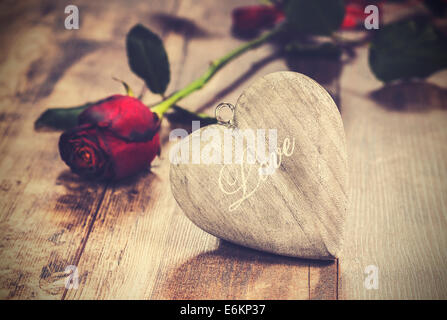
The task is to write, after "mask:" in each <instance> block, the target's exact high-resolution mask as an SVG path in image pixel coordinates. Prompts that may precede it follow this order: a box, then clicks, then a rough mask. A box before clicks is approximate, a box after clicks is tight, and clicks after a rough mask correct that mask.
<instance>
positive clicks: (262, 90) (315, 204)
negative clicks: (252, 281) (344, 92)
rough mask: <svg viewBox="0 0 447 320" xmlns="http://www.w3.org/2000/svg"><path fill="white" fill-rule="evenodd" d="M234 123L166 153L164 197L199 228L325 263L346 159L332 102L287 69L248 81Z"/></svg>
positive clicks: (338, 239)
mask: <svg viewBox="0 0 447 320" xmlns="http://www.w3.org/2000/svg"><path fill="white" fill-rule="evenodd" d="M233 111H234V118H233V120H234V121H231V122H230V123H228V124H222V123H220V124H216V125H211V126H207V127H203V128H200V129H199V130H196V131H194V132H193V133H192V134H190V135H189V136H188V137H186V138H184V139H182V140H181V141H180V142H179V143H178V144H177V145H175V146H174V147H173V149H171V152H170V160H171V170H170V180H171V188H172V193H173V195H174V198H175V199H176V201H177V202H178V204H179V206H180V208H182V210H183V211H184V213H185V214H186V216H187V217H188V218H189V219H190V220H191V221H192V222H194V223H195V224H196V225H197V226H199V227H200V228H202V229H203V230H205V231H207V232H209V233H211V234H213V235H215V236H217V237H219V238H222V239H225V240H228V241H230V242H233V243H237V244H240V245H243V246H247V247H250V248H254V249H258V250H263V251H267V252H272V253H276V254H281V255H286V256H293V257H301V258H313V259H333V258H335V257H337V255H338V253H339V251H340V248H341V244H342V239H343V226H344V222H345V216H346V210H347V202H348V198H347V155H346V143H345V134H344V129H343V124H342V121H341V117H340V113H339V111H338V109H337V106H336V105H335V103H334V101H333V100H332V98H331V97H330V95H329V94H328V93H327V91H326V90H325V89H324V88H322V87H321V86H320V85H319V84H318V83H316V82H315V81H314V80H312V79H310V78H309V77H307V76H305V75H302V74H299V73H295V72H276V73H272V74H269V75H267V76H265V77H263V78H260V79H258V80H257V81H256V82H254V83H253V84H252V85H251V86H250V87H248V88H247V89H246V90H245V91H244V92H243V93H242V95H241V96H240V97H239V99H238V101H237V104H236V106H235V107H234V110H233Z"/></svg>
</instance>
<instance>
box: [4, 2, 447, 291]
mask: <svg viewBox="0 0 447 320" xmlns="http://www.w3.org/2000/svg"><path fill="white" fill-rule="evenodd" d="M72 3H73V4H77V5H78V6H79V8H80V14H81V28H80V29H79V30H76V31H67V30H65V29H63V20H64V18H65V14H64V13H63V9H64V5H65V4H64V3H63V2H56V1H51V0H48V1H47V0H43V1H31V0H29V1H16V2H1V3H0V26H1V28H0V40H1V43H2V48H1V50H0V137H1V138H0V155H1V156H0V193H1V196H0V297H1V298H2V299H42V298H46V299H61V298H64V299H79V298H97V299H107V298H115V299H117V298H123V299H129V298H138V299H165V298H168V299H178V298H194V299H196V298H210V299H211V298H235V299H237V298H272V299H273V298H280V299H308V298H311V299H335V298H337V297H338V298H347V299H359V298H366V299H377V298H393V299H397V298H413V299H415V298H446V279H447V277H446V271H445V270H446V250H445V248H446V244H447V243H446V242H447V241H446V233H445V229H446V228H445V226H446V212H447V210H446V198H445V194H446V184H445V181H446V174H447V168H446V161H445V159H446V152H447V150H446V148H445V141H446V136H447V133H446V128H447V126H446V105H445V101H446V86H447V81H446V73H445V72H444V73H438V74H437V75H434V76H433V77H431V78H430V79H429V81H428V83H419V84H411V85H409V84H407V85H400V86H388V87H383V88H382V85H381V84H380V83H379V82H377V81H376V80H375V79H374V78H373V76H372V75H371V73H370V72H369V70H368V67H367V59H366V48H360V49H359V50H356V53H357V56H355V57H353V58H352V59H351V60H350V61H349V64H345V65H344V64H343V63H341V62H337V61H336V62H332V61H326V60H321V59H320V60H318V59H314V58H308V59H291V58H286V59H284V58H283V57H280V56H279V55H278V54H277V53H276V51H275V49H274V47H272V46H262V47H260V48H258V49H256V50H254V51H252V52H250V53H248V54H245V55H243V56H241V57H239V58H238V59H237V60H236V61H234V62H232V63H231V64H229V65H228V66H226V67H225V68H223V69H222V70H221V71H220V72H219V73H218V74H217V75H216V76H215V77H214V78H213V79H212V80H211V81H210V83H209V84H208V85H207V86H206V87H205V88H203V90H201V91H200V92H199V93H196V94H194V95H191V96H189V97H188V98H187V99H185V100H184V101H183V102H182V105H183V106H185V107H188V108H190V109H191V110H202V111H206V112H209V113H210V114H211V112H212V110H213V108H214V107H215V106H216V105H217V103H219V102H222V101H229V102H232V101H233V102H234V101H236V99H237V97H238V96H239V95H240V93H241V91H242V88H243V87H245V86H246V84H248V83H250V82H253V81H254V80H255V79H257V78H259V77H261V76H263V75H265V74H268V73H271V72H274V71H280V70H293V71H298V72H302V73H304V74H306V75H309V76H310V77H312V78H313V79H315V80H317V81H318V82H319V83H321V84H323V85H324V87H325V88H326V89H328V90H329V92H330V93H331V95H332V96H333V98H334V100H335V101H336V102H337V104H338V105H339V107H341V108H342V118H343V122H344V125H345V129H346V135H347V149H348V155H349V157H348V159H349V160H348V161H349V168H350V175H351V177H353V178H351V187H350V195H351V198H352V201H351V209H350V211H349V212H350V214H349V216H348V220H347V223H348V224H347V232H346V236H347V239H346V241H345V248H344V250H343V252H342V256H341V258H340V260H339V261H338V264H337V262H332V263H326V264H325V263H321V262H320V263H316V262H310V261H306V260H300V259H292V258H283V257H277V256H273V255H269V254H265V253H260V252H257V251H254V250H251V249H244V248H242V247H239V246H235V245H232V244H229V243H227V242H222V241H219V240H217V239H216V238H215V237H213V236H211V235H208V234H206V233H204V232H203V231H201V230H200V229H198V228H197V227H195V226H194V225H193V224H192V223H191V222H190V221H189V220H188V219H187V218H186V217H185V216H184V215H183V214H182V213H181V211H180V209H179V208H178V207H177V205H176V203H175V200H174V199H173V198H172V196H171V195H170V191H169V183H168V171H169V161H168V159H167V154H166V153H165V152H167V151H168V150H169V147H170V145H169V144H166V141H165V144H164V145H163V152H164V153H163V154H162V158H161V159H159V160H157V162H156V163H154V167H153V169H152V173H143V174H142V175H140V176H139V177H135V178H133V179H131V180H129V181H125V182H122V183H120V184H112V185H102V184H94V183H88V182H85V181H82V180H80V179H78V178H77V177H76V176H74V175H72V174H71V173H70V172H69V171H68V170H67V168H66V167H65V166H64V164H63V163H62V161H60V159H59V155H58V152H57V148H56V145H57V140H58V134H56V133H35V132H34V131H33V121H34V120H35V119H36V118H37V116H38V115H39V114H40V113H41V112H42V111H43V110H45V109H46V108H47V107H50V106H71V105H78V104H81V103H83V102H85V101H94V100H97V99H99V98H103V97H105V96H108V95H110V94H113V93H117V92H122V91H121V90H122V88H121V85H120V84H119V83H116V82H115V81H113V80H112V79H111V76H115V77H117V78H120V79H124V80H126V81H127V82H128V83H129V84H130V85H131V86H132V88H133V89H134V90H135V91H137V92H138V91H139V89H140V88H141V87H142V82H141V81H140V80H139V79H137V78H136V77H135V76H134V75H132V73H131V72H130V71H129V68H128V66H127V62H126V56H125V50H124V37H125V34H126V32H127V31H128V30H129V29H130V27H131V26H132V25H133V24H134V23H137V22H141V23H143V24H146V25H148V26H150V27H151V28H152V29H153V30H154V31H155V32H157V33H158V34H160V35H161V36H162V37H163V39H164V43H165V45H166V47H167V51H168V54H169V58H170V62H171V71H172V76H173V79H172V81H171V84H170V86H169V90H168V91H169V92H172V91H173V90H175V89H178V88H181V87H183V86H184V85H185V84H187V83H189V82H190V81H191V80H193V79H195V78H196V77H197V76H198V75H200V74H201V73H202V72H203V70H205V68H206V62H207V60H208V59H209V60H212V59H214V58H217V57H220V56H221V55H222V54H223V53H224V52H227V51H228V50H230V49H232V48H234V47H236V46H237V45H238V44H239V43H241V42H242V41H243V40H241V39H237V38H236V37H234V36H232V35H231V34H230V23H231V21H230V19H229V17H230V14H231V10H232V8H234V7H236V6H238V5H241V4H244V3H256V1H254V0H253V1H247V2H245V1H243V2H240V1H218V2H216V1H211V0H210V1H200V2H199V1H181V2H180V1H166V0H164V1H150V3H149V4H148V2H146V1H144V2H143V1H137V0H135V1H126V3H125V5H124V4H123V2H122V1H83V0H82V1H76V0H74V1H72ZM399 12H402V11H399ZM179 17H180V19H179ZM385 19H388V18H387V17H385ZM339 77H341V78H340V79H341V81H340V80H339ZM340 91H341V95H340ZM340 97H341V99H339V98H340ZM157 99H159V97H157V96H155V95H152V94H151V93H149V92H146V94H145V97H144V101H145V102H146V103H148V104H149V103H154V102H156V101H157ZM169 129H170V128H169V126H168V125H167V124H165V126H164V127H163V130H164V137H166V132H168V131H169ZM165 139H167V138H165ZM69 264H76V265H77V266H78V270H79V274H80V282H81V283H80V286H79V289H77V290H67V291H65V290H64V282H65V279H66V277H65V274H64V273H63V272H64V270H65V267H66V266H67V265H69ZM370 264H375V265H377V266H378V267H379V289H378V290H366V288H365V287H364V286H363V282H364V279H365V274H364V273H363V272H364V268H365V267H366V266H367V265H370ZM338 272H339V273H340V274H341V278H340V279H338V278H337V273H338ZM216 279H220V281H216Z"/></svg>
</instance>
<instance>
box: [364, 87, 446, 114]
mask: <svg viewBox="0 0 447 320" xmlns="http://www.w3.org/2000/svg"><path fill="white" fill-rule="evenodd" d="M370 97H371V98H372V99H373V100H374V101H376V102H377V103H379V104H380V105H381V106H382V107H383V108H385V109H387V110H390V111H407V112H427V111H430V110H434V109H444V110H445V109H447V103H446V101H447V89H444V88H441V87H439V86H437V85H435V84H431V83H428V82H402V83H395V84H390V85H387V86H384V87H382V88H380V89H378V90H376V91H373V92H371V94H370Z"/></svg>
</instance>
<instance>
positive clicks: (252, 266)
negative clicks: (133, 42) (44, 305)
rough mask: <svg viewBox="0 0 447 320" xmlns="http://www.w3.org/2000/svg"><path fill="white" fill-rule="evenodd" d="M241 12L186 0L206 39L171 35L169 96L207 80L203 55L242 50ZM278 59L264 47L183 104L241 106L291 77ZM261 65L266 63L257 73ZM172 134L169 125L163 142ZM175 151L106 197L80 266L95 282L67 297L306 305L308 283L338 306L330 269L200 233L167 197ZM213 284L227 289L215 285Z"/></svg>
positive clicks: (228, 5) (182, 11)
mask: <svg viewBox="0 0 447 320" xmlns="http://www.w3.org/2000/svg"><path fill="white" fill-rule="evenodd" d="M237 5H240V2H239V1H231V2H225V3H223V2H217V3H216V2H214V1H204V2H202V3H201V5H200V6H198V5H197V4H196V2H193V1H182V2H181V4H180V7H179V11H178V15H179V16H180V17H183V18H186V19H190V20H187V21H191V20H194V22H195V26H196V27H198V28H200V29H204V30H207V34H208V35H207V36H201V37H193V36H188V37H186V38H185V37H183V36H184V35H182V33H181V32H180V33H179V32H171V33H169V34H167V37H166V38H165V44H166V46H167V51H168V54H169V56H170V59H171V66H172V68H173V70H176V72H173V74H172V75H173V79H172V84H173V85H172V86H171V87H170V90H173V89H175V88H179V87H182V86H184V85H185V84H186V83H188V82H189V81H191V80H193V79H195V78H196V77H197V76H198V75H200V74H201V73H202V72H203V70H204V69H205V68H206V63H204V62H205V61H204V52H206V57H207V59H208V57H209V59H210V60H211V59H213V58H216V57H219V56H221V55H222V54H223V53H224V52H226V51H228V50H229V49H230V48H233V47H235V46H237V44H238V43H240V42H241V41H240V40H237V39H235V38H234V37H232V36H230V35H229V30H230V23H231V20H230V12H231V9H232V8H233V7H236V6H237ZM158 20H159V19H158ZM158 22H160V21H158ZM161 23H163V21H161ZM209 48H213V50H209ZM272 53H273V50H272V49H271V48H270V47H268V46H265V47H262V48H259V49H257V50H255V51H253V52H251V53H250V54H247V55H244V56H242V57H240V58H239V59H238V60H237V61H235V62H232V63H231V64H230V65H228V66H227V67H226V68H224V69H223V70H222V71H221V72H220V73H219V74H218V75H216V77H215V78H214V79H213V80H212V81H211V82H210V83H209V84H208V85H207V86H206V87H205V88H204V89H203V90H201V91H200V92H199V93H196V94H194V95H192V96H190V97H188V98H187V99H185V101H184V102H182V105H184V106H187V107H188V108H190V109H204V110H207V111H208V112H210V110H213V107H214V106H215V104H217V100H215V99H216V98H215V97H216V96H218V97H219V101H218V102H220V101H230V102H234V101H235V100H236V98H237V96H238V95H239V94H240V92H241V89H242V87H244V86H245V85H246V82H249V81H250V80H252V79H255V78H256V77H259V76H260V75H265V74H267V73H269V72H273V71H278V70H284V69H287V65H286V64H285V62H284V61H281V60H277V61H274V59H272V58H271V56H272ZM259 60H261V63H258V64H256V65H255V66H254V67H253V68H252V64H253V63H255V62H257V61H259ZM179 64H180V65H181V67H179ZM240 79H243V80H240ZM222 88H224V89H222ZM216 92H217V95H216ZM169 129H170V128H169V126H167V125H166V124H165V125H164V127H163V130H165V131H164V136H165V137H166V132H167V130H169ZM169 147H170V145H169V144H164V145H163V152H162V156H161V158H160V159H159V160H157V161H156V162H155V163H154V168H153V169H152V173H151V174H148V175H146V176H143V177H140V178H138V179H136V180H132V181H129V182H128V183H124V184H116V185H112V186H111V187H110V188H109V189H108V190H107V192H106V195H105V198H104V201H103V204H102V206H101V208H100V210H99V212H98V218H97V220H96V221H95V224H94V226H93V228H92V232H91V234H90V237H89V241H88V243H87V245H86V247H85V250H84V253H83V255H82V258H81V260H80V262H79V265H78V268H79V270H80V272H81V273H82V272H88V274H87V276H86V277H84V278H83V279H82V281H81V283H82V285H81V286H80V287H79V289H78V290H69V291H68V292H67V295H66V298H67V299H79V298H81V299H84V298H101V299H108V298H114V299H116V298H124V299H129V298H151V299H164V298H170V299H181V298H192V299H196V298H202V299H212V298H235V299H236V298H284V299H298V298H299V299H307V298H309V296H310V291H311V290H310V288H309V284H312V285H315V288H313V289H312V295H313V296H316V297H318V296H326V297H330V298H335V294H334V293H335V291H336V290H335V287H334V284H335V283H336V273H335V270H334V267H333V264H329V265H327V264H312V266H310V262H309V261H303V260H299V259H291V258H282V257H275V256H271V255H268V254H265V253H260V252H257V251H252V250H249V249H245V248H241V247H237V246H234V245H231V244H228V243H226V242H220V241H219V240H218V239H216V238H214V237H212V236H211V235H209V234H207V233H205V232H203V231H201V230H200V229H198V228H197V227H196V226H194V225H193V224H192V223H191V222H190V221H189V220H188V219H187V218H186V217H185V216H184V215H183V213H182V212H181V211H180V209H179V208H178V207H177V205H176V203H175V201H174V199H173V198H172V195H171V192H170V186H169V183H168V169H169V161H168V159H167V152H168V150H169ZM311 269H312V273H311V272H310V270H311ZM310 274H311V275H312V281H310V280H309V279H310V278H309V275H310ZM320 274H323V276H320ZM216 276H217V277H218V278H219V279H222V282H220V281H215V280H216ZM328 278H330V279H331V281H328V282H329V283H332V285H330V286H329V287H330V288H329V290H328V291H326V289H327V288H326V286H325V285H322V281H323V282H326V281H327V280H328ZM320 280H321V281H320ZM322 291H324V292H329V294H326V293H323V292H322Z"/></svg>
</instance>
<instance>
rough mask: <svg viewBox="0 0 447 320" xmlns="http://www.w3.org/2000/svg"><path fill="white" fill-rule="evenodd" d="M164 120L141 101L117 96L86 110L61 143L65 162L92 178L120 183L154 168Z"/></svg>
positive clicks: (60, 146)
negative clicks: (160, 128) (119, 181)
mask: <svg viewBox="0 0 447 320" xmlns="http://www.w3.org/2000/svg"><path fill="white" fill-rule="evenodd" d="M159 126H160V121H159V119H158V116H157V115H156V114H155V113H153V112H152V111H151V110H150V109H149V108H147V107H146V106H145V105H144V104H143V103H142V102H141V101H140V100H138V99H135V98H132V97H129V96H122V95H114V96H111V97H109V98H107V99H104V100H102V101H100V102H99V103H98V104H96V105H94V106H91V107H89V108H88V109H86V110H85V111H83V112H82V113H81V114H80V115H79V118H78V126H77V127H76V128H74V129H72V130H70V131H67V132H65V133H63V134H62V135H61V137H60V140H59V152H60V155H61V158H62V160H64V162H65V163H66V164H67V165H68V166H69V167H70V168H71V169H72V171H73V172H75V173H77V174H79V175H81V176H84V177H88V178H98V179H108V180H118V179H121V178H125V177H128V176H131V175H133V174H135V173H137V172H139V171H141V170H143V169H146V168H148V167H149V166H150V163H151V161H152V160H153V159H154V158H155V156H156V155H157V154H159V152H160V137H159V133H158V131H159Z"/></svg>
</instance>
